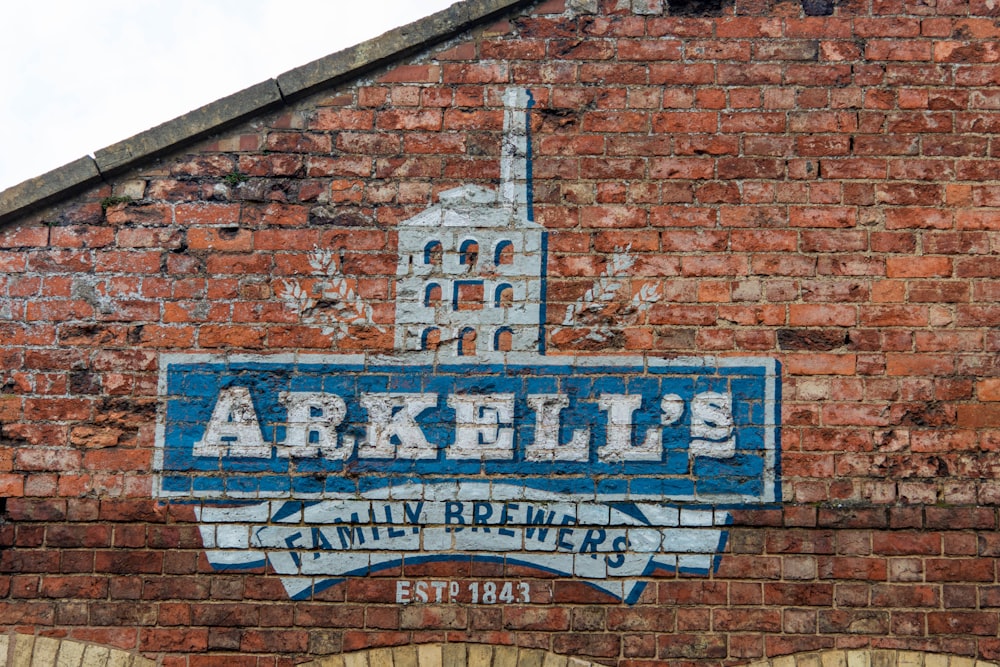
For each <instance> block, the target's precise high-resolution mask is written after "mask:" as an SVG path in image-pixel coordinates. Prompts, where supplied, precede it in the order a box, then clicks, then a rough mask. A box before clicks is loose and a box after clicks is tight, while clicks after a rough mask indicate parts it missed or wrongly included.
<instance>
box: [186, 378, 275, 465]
mask: <svg viewBox="0 0 1000 667" xmlns="http://www.w3.org/2000/svg"><path fill="white" fill-rule="evenodd" d="M192 453H193V454H194V455H195V456H212V457H222V456H226V455H227V454H228V455H229V456H236V457H247V458H260V459H266V458H270V457H271V446H270V445H269V444H267V443H265V442H264V437H263V436H262V435H261V432H260V422H259V421H258V420H257V412H256V410H254V407H253V399H252V398H251V397H250V390H249V389H247V388H246V387H229V388H228V389H223V390H222V391H220V392H219V399H218V400H217V401H216V402H215V408H214V409H213V410H212V418H211V419H209V421H208V426H207V427H206V429H205V435H204V436H203V437H202V439H201V440H199V441H198V442H196V443H195V444H194V448H193V450H192Z"/></svg>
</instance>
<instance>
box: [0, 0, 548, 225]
mask: <svg viewBox="0 0 1000 667" xmlns="http://www.w3.org/2000/svg"><path fill="white" fill-rule="evenodd" d="M537 1H538V0H462V1H461V2H456V3H455V4H453V5H451V6H450V7H448V8H446V9H443V10H441V11H439V12H437V13H435V14H431V15H430V16H427V17H424V18H422V19H420V20H418V21H415V22H413V23H410V24H409V25H405V26H401V27H399V28H395V29H393V30H390V31H389V32H386V33H384V34H382V35H380V36H378V37H375V38H373V39H370V40H368V41H366V42H362V43H361V44H357V45H355V46H352V47H349V48H347V49H344V50H342V51H338V52H336V53H333V54H330V55H328V56H325V57H323V58H320V59H318V60H314V61H313V62H311V63H306V64H305V65H302V66H300V67H296V68H295V69H292V70H290V71H288V72H285V73H284V74H280V75H278V76H277V77H276V78H274V79H268V80H267V81H263V82H261V83H258V84H256V85H254V86H250V87H249V88H247V89H245V90H241V91H240V92H238V93H234V94H232V95H229V96H227V97H223V98H222V99H220V100H217V101H215V102H212V103H210V104H207V105H205V106H203V107H201V108H198V109H195V110H194V111H190V112H188V113H186V114H184V115H182V116H179V117H178V118H175V119H173V120H169V121H167V122H165V123H163V124H162V125H158V126H156V127H154V128H152V129H149V130H146V131H144V132H140V133H139V134H136V135H135V136H133V137H130V138H128V139H125V140H124V141H120V142H118V143H115V144H112V145H111V146H108V147H106V148H102V149H100V150H98V151H96V152H95V153H94V157H90V156H84V157H82V158H79V159H78V160H74V161H73V162H70V163H69V164H66V165H63V166H62V167H59V168H57V169H53V170H52V171H49V172H47V173H45V174H42V175H41V176H36V177H34V178H31V179H28V180H27V181H24V182H22V183H20V184H18V185H14V186H12V187H10V188H7V189H6V190H4V191H3V192H0V223H3V222H6V221H8V220H10V219H13V218H14V217H16V216H19V215H23V214H25V213H28V212H30V211H34V210H36V209H39V208H41V207H43V206H46V205H47V204H51V203H53V202H54V201H56V200H58V199H61V198H65V197H68V196H70V195H72V194H74V193H76V192H80V191H82V190H84V189H86V188H88V187H91V186H93V185H96V184H98V183H100V182H101V181H103V180H104V179H105V178H107V177H109V176H112V175H114V174H116V173H120V172H122V171H124V170H125V169H128V168H131V167H134V166H136V165H137V164H139V163H142V162H144V161H146V160H149V159H152V158H154V157H156V156H159V155H162V154H164V153H166V152H168V151H173V150H178V149H180V148H182V147H184V146H186V145H189V144H191V143H194V142H195V141H198V140H199V139H202V138H204V137H206V136H208V135H210V134H214V133H216V132H219V131H221V130H224V129H226V128H227V127H231V126H232V125H234V124H236V123H238V122H240V121H243V120H246V119H247V118H249V117H251V116H254V115H256V114H260V113H265V112H267V111H270V110H272V109H277V108H279V107H281V106H284V105H288V104H290V103H292V102H294V101H296V100H298V99H300V98H302V97H304V96H305V95H308V94H310V93H313V92H315V91H316V90H318V89H320V88H323V87H326V86H334V85H338V84H341V83H344V82H347V81H350V80H352V79H355V78H358V77H359V76H362V75H363V74H365V73H366V72H368V71H370V70H372V69H375V68H377V67H381V66H383V65H386V64H388V63H390V62H392V61H394V60H398V59H401V58H404V57H406V56H408V55H411V54H413V53H416V52H418V51H420V50H422V49H425V48H428V47H430V46H432V45H434V44H437V43H440V42H442V41H445V40H447V39H449V38H451V37H454V36H455V35H457V34H459V33H462V32H464V31H466V30H468V29H470V28H472V27H473V26H475V25H477V24H479V23H481V22H484V21H487V20H489V19H491V18H494V17H496V16H497V15H499V14H501V13H503V12H505V11H508V10H510V9H514V8H516V7H519V6H521V5H528V4H531V3H533V2H537Z"/></svg>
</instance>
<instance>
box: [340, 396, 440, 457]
mask: <svg viewBox="0 0 1000 667" xmlns="http://www.w3.org/2000/svg"><path fill="white" fill-rule="evenodd" d="M360 401H361V407H363V408H364V409H366V410H367V411H368V428H367V440H366V442H362V443H360V444H359V445H358V456H359V457H361V458H369V459H391V458H400V459H433V458H435V457H437V447H436V446H435V445H432V444H431V443H429V442H427V438H425V437H424V432H423V431H422V430H421V429H420V426H419V425H418V424H417V422H416V419H417V417H419V416H420V413H422V412H423V411H424V410H428V409H430V408H433V407H434V406H435V405H437V394H406V393H399V394H362V395H361V397H360ZM394 440H395V441H396V442H394ZM397 443H398V444H397Z"/></svg>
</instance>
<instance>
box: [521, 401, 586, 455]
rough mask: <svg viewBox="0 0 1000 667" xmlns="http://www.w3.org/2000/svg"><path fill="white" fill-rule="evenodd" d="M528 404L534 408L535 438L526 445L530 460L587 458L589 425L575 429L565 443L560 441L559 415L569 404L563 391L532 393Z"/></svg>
mask: <svg viewBox="0 0 1000 667" xmlns="http://www.w3.org/2000/svg"><path fill="white" fill-rule="evenodd" d="M528 407H530V408H531V409H532V410H534V411H535V440H534V442H531V443H528V444H527V445H526V446H525V448H524V458H525V459H526V460H528V461H586V460H587V458H588V454H589V450H590V429H589V428H581V429H576V430H574V431H573V437H572V438H571V439H570V441H569V442H567V443H566V444H560V443H559V428H560V426H561V420H560V416H561V413H562V411H563V410H564V409H566V408H567V407H569V397H568V396H565V395H563V394H532V395H530V396H528Z"/></svg>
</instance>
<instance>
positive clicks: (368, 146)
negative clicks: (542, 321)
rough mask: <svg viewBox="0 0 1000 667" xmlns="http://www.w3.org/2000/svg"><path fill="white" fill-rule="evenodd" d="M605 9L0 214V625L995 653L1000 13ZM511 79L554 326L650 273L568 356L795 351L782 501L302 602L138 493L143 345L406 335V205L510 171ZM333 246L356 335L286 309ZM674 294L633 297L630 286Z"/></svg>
mask: <svg viewBox="0 0 1000 667" xmlns="http://www.w3.org/2000/svg"><path fill="white" fill-rule="evenodd" d="M627 4H628V3H619V2H614V1H612V0H603V1H602V2H601V5H602V11H601V12H600V13H598V14H593V15H591V14H577V15H573V14H572V13H571V12H565V11H564V10H565V7H564V6H563V3H562V2H561V1H559V0H555V1H551V2H546V3H544V4H540V5H537V6H535V7H534V8H533V9H530V10H526V11H525V12H524V13H523V14H515V15H512V16H511V17H510V18H509V20H504V21H501V22H499V23H497V24H495V25H491V26H488V27H484V28H481V29H478V30H476V31H474V34H471V35H465V36H463V37H461V38H460V39H457V40H456V41H454V42H453V43H450V44H447V45H444V46H442V47H441V48H436V49H434V50H432V51H431V52H430V53H427V54H423V55H419V56H416V57H412V58H411V59H409V60H408V61H406V62H402V63H401V64H399V65H396V66H392V67H389V68H387V69H385V70H380V71H379V72H377V73H376V74H374V75H372V76H371V78H370V79H365V80H363V81H360V82H357V83H352V84H349V85H343V86H341V87H339V88H336V89H330V90H327V91H324V92H322V93H320V94H317V95H315V96H314V97H312V98H309V99H307V100H305V101H302V102H300V103H297V104H296V105H295V106H294V107H292V108H288V109H286V110H284V111H282V112H280V113H276V114H274V115H270V116H266V117H261V118H260V119H257V120H255V121H254V122H251V123H247V124H245V125H243V126H241V127H238V128H236V129H234V130H231V131H227V132H226V133H225V134H223V135H220V136H218V137H215V138H211V139H209V140H206V141H205V142H204V143H201V144H199V145H197V146H195V147H193V148H191V149H190V150H189V151H186V152H184V153H183V154H178V155H173V156H168V157H166V158H164V159H162V160H161V161H159V162H156V163H155V164H146V165H142V166H140V167H137V168H136V169H135V170H134V171H132V172H130V173H128V174H125V175H122V176H120V177H117V178H116V179H114V182H113V183H111V184H110V185H107V186H103V187H100V188H97V189H94V190H92V191H90V192H86V193H84V194H81V195H79V196H76V197H73V198H72V199H70V200H68V201H66V202H64V203H63V204H60V205H59V206H57V207H54V208H52V209H50V210H48V211H45V212H43V213H40V214H34V215H30V216H25V217H24V218H23V219H21V220H17V221H15V222H13V223H8V224H6V225H4V227H3V228H2V229H0V342H2V346H0V471H2V472H0V494H2V495H3V496H4V497H5V498H6V504H5V511H4V515H3V524H2V526H0V544H2V547H3V549H2V551H0V626H3V627H4V628H12V629H17V630H18V631H21V632H28V633H38V634H45V635H52V636H59V637H63V636H65V637H71V638H75V639H81V640H85V641H96V642H100V643H106V644H111V645H114V646H116V647H121V648H127V649H136V650H140V651H142V652H143V653H145V654H147V655H150V656H157V655H159V654H164V655H165V656H166V657H165V658H164V664H166V665H170V666H173V665H180V664H191V665H207V664H216V663H219V664H221V663H222V662H225V663H226V664H232V663H233V662H234V661H236V662H238V663H239V664H240V665H255V664H257V665H270V664H292V663H294V662H300V661H302V660H305V659H307V658H309V657H310V656H317V655H323V654H327V653H336V652H341V651H351V650H357V649H360V648H364V647H372V646H387V645H397V644H402V643H408V642H427V641H444V640H448V641H460V640H469V641H474V642H496V643H509V644H517V645H521V646H528V647H537V648H545V649H549V650H552V651H555V652H557V653H565V654H572V655H577V656H582V657H587V658H591V659H595V660H598V661H600V662H604V663H608V664H614V663H620V664H622V665H631V666H636V667H637V666H638V665H643V664H647V663H648V662H649V661H653V660H665V661H669V662H670V664H685V663H688V662H690V663H691V664H695V663H697V664H721V663H727V664H738V663H745V662H751V661H753V660H754V659H757V658H760V657H763V656H771V657H773V656H778V655H784V654H789V653H794V652H799V651H807V650H816V649H821V648H834V647H836V648H858V647H877V648H906V649H915V650H928V651H940V652H949V653H955V654H959V655H966V656H973V657H978V658H982V659H987V660H996V659H998V658H1000V636H998V630H1000V585H998V581H997V576H998V572H997V562H996V556H997V555H998V554H1000V537H998V535H1000V534H998V532H997V528H998V525H997V505H998V501H1000V483H998V482H997V480H996V476H997V471H998V469H1000V458H998V455H997V449H998V447H1000V430H998V425H1000V379H998V378H1000V365H998V363H997V359H998V356H997V352H998V347H1000V334H998V333H997V326H998V325H1000V303H998V296H1000V280H997V279H996V277H997V274H998V269H1000V260H998V259H997V253H998V251H1000V231H998V230H1000V186H998V185H997V173H998V172H997V167H996V162H995V159H996V157H997V152H998V150H1000V148H998V146H1000V145H998V140H997V137H996V136H995V132H996V131H997V128H1000V93H998V84H1000V65H998V61H1000V46H998V41H997V38H998V36H1000V27H998V25H997V19H996V18H995V17H996V15H997V13H998V11H997V10H996V9H995V8H994V7H993V6H992V3H991V2H983V1H982V0H970V1H968V2H961V1H959V0H938V1H937V2H932V1H926V2H913V3H908V2H901V1H900V2H896V1H893V0H885V1H882V0H861V1H853V0H852V1H850V2H845V3H842V4H840V6H838V7H837V8H836V9H835V11H834V12H833V15H831V16H813V17H809V16H804V14H803V11H802V8H801V7H800V6H799V5H798V4H796V3H791V2H783V3H777V4H774V5H767V6H764V4H765V3H752V2H742V0H740V1H739V2H737V3H736V5H735V6H733V5H728V4H727V5H725V6H723V7H722V8H721V9H719V11H718V13H717V14H718V15H704V14H702V15H697V14H696V15H692V16H671V15H670V13H669V11H667V10H664V12H662V13H658V12H657V11H656V10H657V9H658V8H657V7H653V6H652V5H655V4H656V3H650V5H651V8H650V9H649V11H650V12H652V13H648V14H647V13H640V12H635V11H632V10H631V9H630V8H623V9H618V8H617V7H618V6H619V5H622V6H623V7H624V6H625V5H627ZM509 86H518V87H522V88H527V89H529V90H530V91H531V92H532V94H533V96H534V98H535V100H536V106H535V108H534V109H533V110H532V113H531V125H532V147H533V152H534V173H533V176H534V184H533V185H534V202H535V214H536V219H537V220H538V221H539V222H540V223H542V224H543V225H544V226H545V227H546V228H547V229H548V231H549V234H550V236H549V244H550V245H549V253H550V256H549V263H548V271H549V285H548V298H549V307H548V313H547V317H548V324H549V325H550V328H551V329H555V328H557V327H558V325H559V324H560V323H561V322H562V321H563V318H564V315H565V313H566V309H567V308H568V307H569V306H570V304H573V303H574V302H576V301H577V300H578V299H580V298H581V297H582V296H583V295H584V293H585V292H586V290H588V289H589V288H590V287H591V286H592V285H593V283H594V279H595V277H596V276H599V275H600V274H601V273H602V271H606V270H607V269H608V264H609V261H610V258H611V257H612V256H613V254H614V253H615V252H616V251H621V250H623V249H628V251H629V252H630V253H631V254H632V255H633V257H634V259H635V262H634V265H633V266H632V267H631V268H630V269H629V271H628V274H627V276H626V278H625V281H626V282H627V283H628V286H627V287H626V288H625V289H624V290H623V291H622V292H620V293H619V294H617V296H616V297H615V299H613V300H611V301H609V303H608V305H607V307H606V309H604V310H603V311H602V312H600V313H599V314H597V315H595V319H594V320H593V322H592V324H594V325H595V326H597V325H599V324H601V323H604V324H609V325H611V327H612V329H613V332H612V333H613V335H611V336H609V337H607V338H606V339H604V340H602V341H601V342H600V343H599V344H593V343H588V341H587V340H586V339H585V338H583V337H581V336H578V335H575V333H574V332H573V331H568V332H564V333H563V335H562V336H561V337H560V336H557V335H556V334H551V335H550V340H549V341H548V345H549V349H550V353H553V354H558V353H570V352H573V351H580V350H585V351H588V352H594V351H600V352H602V353H624V352H629V353H648V354H652V355H659V356H667V357H670V356H675V355H694V356H704V355H722V356H726V355H739V356H761V357H767V358H776V359H778V360H779V361H780V362H781V364H782V368H783V372H782V378H781V380H782V387H783V389H782V391H783V404H782V426H781V475H782V487H783V497H784V502H783V503H782V504H781V505H780V507H773V508H766V509H761V510H756V511H755V510H747V511H743V512H741V513H738V514H737V516H736V519H735V525H734V526H733V528H732V530H731V533H730V537H729V540H728V543H727V545H726V548H725V552H724V554H723V556H722V558H721V562H720V564H719V568H718V570H717V571H716V572H714V573H712V574H710V575H708V576H705V577H686V576H684V575H667V574H664V573H660V574H658V575H657V576H654V577H650V581H651V585H649V586H647V588H646V590H645V592H644V593H643V595H642V597H641V598H640V599H639V601H638V602H637V603H636V604H634V605H631V606H630V605H625V604H622V603H620V602H617V601H616V600H614V599H612V598H610V597H608V596H605V595H603V594H601V593H599V592H597V591H595V590H593V589H591V588H589V587H587V586H585V585H583V584H581V583H579V582H575V581H573V579H572V578H571V577H545V576H543V575H541V574H539V573H538V572H531V571H523V570H508V571H504V569H503V568H502V567H495V566H487V565H483V564H473V563H466V564H464V565H462V564H458V565H456V564H454V563H451V564H448V565H447V566H433V565H425V566H417V567H411V568H409V569H407V570H406V571H405V572H400V571H390V572H387V573H384V575H383V576H381V577H369V578H357V579H350V580H348V581H347V582H346V583H345V584H341V585H338V586H335V587H333V588H331V589H329V590H327V591H326V592H324V593H322V594H320V595H318V596H317V597H316V598H315V599H313V600H311V601H307V602H290V601H289V600H288V599H287V596H286V595H285V592H284V591H283V590H282V589H281V586H280V584H279V582H278V580H277V578H276V577H275V576H274V575H273V573H269V572H268V571H266V570H265V569H258V570H251V571H246V572H240V573H219V572H214V571H212V569H211V568H210V567H209V566H208V564H207V562H206V560H205V555H204V551H203V548H202V543H201V538H200V535H199V532H198V529H197V526H196V524H195V523H194V516H193V513H192V510H191V508H190V507H188V506H184V505H179V504H170V503H167V502H161V501H156V500H153V497H152V496H153V481H152V470H153V451H154V448H153V443H154V428H155V424H156V415H157V405H158V399H157V370H158V364H159V357H158V355H159V354H161V353H168V352H189V351H210V352H218V353H221V352H253V353H263V352H268V353H270V352H275V351H322V352H331V351H332V352H353V351H360V350H364V351H373V350H374V351H379V350H381V351H389V350H391V349H392V347H393V336H392V324H393V284H394V283H393V280H394V276H395V272H396V250H395V248H396V246H395V244H396V232H395V229H396V224H397V223H398V222H399V221H401V220H404V219H406V218H409V217H412V216H413V215H416V214H417V213H419V212H420V211H422V210H424V209H426V208H427V207H428V206H430V205H432V204H434V203H436V201H437V199H436V195H437V194H438V193H440V192H441V191H444V190H447V189H450V188H453V187H456V186H458V185H462V184H465V183H481V184H485V185H489V186H491V187H493V186H495V184H496V182H497V179H498V178H499V173H500V172H499V156H500V132H501V127H502V117H503V110H502V103H501V94H502V93H503V91H504V90H505V89H506V88H507V87H509ZM314 247H325V248H332V249H335V250H336V251H337V253H338V254H340V256H341V257H342V265H341V266H342V271H343V273H344V275H345V276H348V277H349V278H350V279H351V280H352V281H354V282H352V285H353V286H354V288H355V289H356V292H357V294H358V295H359V297H361V298H362V299H364V300H365V301H366V302H367V303H370V304H371V305H372V324H371V325H363V326H351V328H350V331H349V335H347V336H345V337H343V338H340V339H338V338H337V336H334V335H332V334H330V333H324V331H323V330H322V327H321V326H319V325H316V324H310V323H308V322H303V321H302V319H301V318H300V317H299V316H298V315H297V313H295V312H294V311H293V310H291V309H289V307H288V305H287V302H286V301H284V300H282V298H280V293H281V290H282V289H283V288H282V280H283V279H285V278H289V277H293V276H301V275H308V274H309V271H310V269H309V266H308V253H309V251H311V250H312V249H313V248H314ZM643 284H649V285H652V286H654V287H655V288H656V289H658V290H660V291H661V293H662V298H661V299H660V300H658V301H657V302H656V303H655V304H653V305H652V307H650V308H649V309H648V310H646V311H644V312H641V313H636V312H632V311H629V310H628V307H627V306H628V303H629V297H630V296H631V292H630V291H629V290H638V289H639V288H640V286H641V285H643ZM443 576H447V577H451V578H458V579H461V580H462V581H467V580H476V579H482V580H501V581H502V580H510V579H525V580H530V581H531V582H533V585H534V586H535V590H537V592H538V593H537V595H536V597H535V600H536V601H535V602H533V603H532V604H531V605H508V606H473V605H464V604H456V605H427V606H416V605H411V606H400V605H397V604H396V603H395V598H394V595H395V589H394V581H395V580H396V579H398V578H400V577H404V578H419V577H443Z"/></svg>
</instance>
